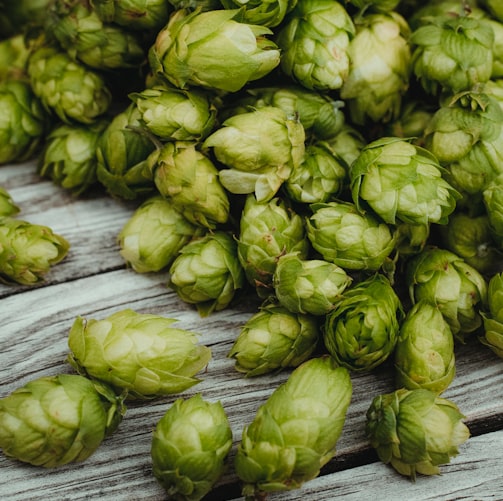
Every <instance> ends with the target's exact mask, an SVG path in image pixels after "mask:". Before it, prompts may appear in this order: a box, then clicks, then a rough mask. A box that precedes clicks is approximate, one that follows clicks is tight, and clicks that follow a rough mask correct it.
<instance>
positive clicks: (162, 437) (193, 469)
mask: <svg viewBox="0 0 503 501" xmlns="http://www.w3.org/2000/svg"><path fill="white" fill-rule="evenodd" d="M231 447H232V430H231V427H230V425H229V421H228V418H227V415H226V413H225V410H224V408H223V406H222V404H221V403H220V402H209V401H206V400H204V399H203V398H202V396H201V394H199V393H197V394H195V395H194V396H192V397H190V398H187V399H185V400H184V399H182V398H180V399H178V400H175V402H174V403H173V405H172V406H171V407H170V408H169V409H168V410H167V411H166V412H165V413H164V415H163V416H162V417H161V419H160V420H159V421H158V422H157V425H156V427H155V430H154V433H153V435H152V443H151V458H152V472H153V474H154V476H155V477H156V479H157V480H158V481H159V483H160V484H161V485H162V486H163V488H164V489H165V490H166V493H167V494H168V497H169V499H177V500H179V501H199V500H200V499H202V498H203V497H204V496H205V495H206V494H207V493H208V492H209V491H210V490H211V489H212V487H213V485H214V484H215V483H216V481H217V480H218V479H219V478H220V477H221V475H222V474H223V472H224V470H225V467H226V464H225V460H226V458H227V455H228V454H229V451H230V449H231Z"/></svg>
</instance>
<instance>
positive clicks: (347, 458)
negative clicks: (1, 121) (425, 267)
mask: <svg viewBox="0 0 503 501" xmlns="http://www.w3.org/2000/svg"><path fill="white" fill-rule="evenodd" d="M0 185H1V186H3V187H5V188H6V189H7V190H8V191H9V193H10V194H11V195H12V197H13V199H14V201H15V202H16V203H17V204H18V205H19V207H20V208H21V212H20V214H19V215H18V216H17V217H19V218H20V219H24V220H27V221H30V222H33V223H37V224H43V225H47V226H49V227H51V228H52V229H53V230H54V231H55V232H56V233H58V234H60V235H62V236H64V237H65V238H66V239H67V240H68V241H69V242H70V244H71V249H70V252H69V254H68V256H67V258H66V259H65V260H64V261H63V262H61V263H59V264H58V265H56V266H55V267H53V269H52V270H51V272H50V273H49V274H48V276H47V279H46V281H45V282H44V283H43V284H41V285H40V286H36V287H23V286H7V285H0V322H1V323H0V397H3V396H6V395H7V394H9V393H10V392H11V391H13V390H14V389H15V388H17V387H19V386H21V385H23V384H25V383H27V382H28V381H29V380H32V379H35V378H37V377H40V376H44V375H54V374H58V373H71V372H73V371H72V369H71V368H70V366H69V365H68V363H67V362H66V360H65V359H66V356H67V353H68V345H67V336H68V332H69V329H70V327H71V325H72V323H73V321H74V319H75V317H76V316H78V315H81V316H84V317H87V318H96V319H101V318H104V317H105V316H108V315H110V314H112V313H114V312H115V311H118V310H120V309H124V308H132V309H134V310H136V311H138V312H141V313H147V312H148V313H156V314H160V315H163V316H167V317H174V318H177V319H179V323H178V324H177V325H178V326H179V327H184V328H189V329H192V330H195V331H198V332H200V333H201V341H202V342H203V343H204V344H206V345H208V346H210V347H211V348H212V352H213V359H212V360H211V362H210V363H209V365H208V367H207V370H206V372H205V373H204V374H202V376H203V381H202V382H201V383H199V384H197V385H196V386H194V387H193V388H191V389H190V390H188V391H186V392H184V393H183V396H190V395H192V394H194V393H199V392H201V393H202V395H203V397H204V398H206V399H208V400H211V401H216V400H220V401H221V402H222V404H223V406H224V408H225V410H226V412H227V415H228V417H229V420H230V424H231V427H232V430H233V435H234V447H233V449H232V451H231V455H230V458H229V460H230V466H229V469H228V471H227V473H226V474H225V475H224V476H223V477H222V479H221V480H220V482H219V483H218V484H217V486H216V487H215V489H214V491H213V492H212V493H211V494H210V495H208V496H207V499H208V500H215V501H224V500H233V499H242V498H241V494H240V486H239V482H238V479H237V477H236V475H235V473H234V471H233V468H232V456H233V455H234V451H235V449H236V444H237V443H238V441H239V440H240V436H241V430H242V428H243V426H244V425H245V424H246V423H249V422H250V421H251V420H252V419H253V417H254V415H255V412H256V410H257V408H258V407H259V405H260V404H261V403H263V402H264V401H265V400H266V398H267V397H268V396H269V394H270V393H271V392H272V391H273V390H274V389H275V388H276V387H277V386H278V385H279V384H280V383H281V382H283V381H285V380H286V378H287V373H286V372H283V373H279V374H274V375H267V376H261V377H257V378H244V377H243V376H242V375H240V374H239V373H238V372H236V370H235V369H234V364H233V360H231V359H229V358H227V356H226V355H227V353H228V351H229V349H230V348H231V345H232V343H233V341H234V339H235V337H236V336H237V334H238V332H239V330H240V327H241V326H242V325H243V323H244V322H245V320H246V319H247V318H249V317H250V316H251V315H252V314H253V313H254V312H255V311H256V307H257V304H256V303H255V302H254V301H253V298H251V299H250V304H244V303H243V302H241V303H240V304H239V305H238V306H237V307H233V308H229V309H227V310H225V311H223V312H220V313H215V314H212V315H211V316H210V317H207V318H204V319H203V318H201V317H200V316H199V315H198V314H197V312H196V311H195V309H194V308H192V307H191V306H189V305H186V304H184V303H182V302H181V300H180V299H179V298H178V297H177V296H176V295H175V294H174V293H173V292H172V291H171V290H170V289H168V288H167V287H166V281H167V275H166V274H165V273H152V274H145V275H141V274H138V273H135V272H134V271H132V270H131V269H127V268H126V267H125V265H124V262H123V260H122V258H121V256H120V254H119V252H118V246H117V241H116V238H117V234H118V232H119V230H120V229H121V228H122V226H123V224H124V223H125V222H126V221H127V219H128V218H129V217H130V215H131V214H132V212H133V210H134V205H132V204H129V203H126V202H122V201H118V200H113V199H112V198H111V197H109V196H106V195H105V194H103V193H102V194H95V195H88V196H86V197H80V198H76V197H74V196H72V195H71V194H69V193H67V192H66V191H64V190H62V189H61V188H58V187H56V186H55V185H54V184H53V183H52V182H50V181H48V180H42V179H40V178H39V176H38V175H37V173H36V168H35V163H34V162H28V163H25V164H20V165H13V166H10V165H6V166H2V167H0ZM456 361H457V375H456V378H455V380H454V381H453V383H452V384H451V386H450V387H449V389H448V390H447V391H446V392H445V393H444V396H445V397H446V398H449V399H451V400H453V401H454V402H455V403H456V404H457V405H458V406H459V408H460V409H461V411H462V412H463V413H464V414H465V416H466V423H467V425H468V426H469V428H470V431H471V435H472V436H471V437H470V439H469V440H468V441H467V442H466V443H465V444H463V445H462V446H461V449H460V454H459V455H458V456H457V457H456V458H454V459H453V460H452V462H451V463H450V464H448V465H445V466H443V467H442V468H441V471H442V475H439V476H434V477H426V476H418V478H417V480H416V482H412V481H410V480H409V479H407V478H405V477H402V476H400V475H399V474H397V473H396V472H395V471H394V470H393V469H392V468H391V467H389V466H387V465H385V464H383V463H381V462H380V461H379V460H378V459H377V456H376V455H375V453H374V451H373V450H372V449H371V448H370V447H369V444H368V442H367V441H366V439H365V435H364V425H365V412H366V410H367V409H368V407H369V405H370V403H371V400H372V398H373V397H374V396H376V395H377V394H380V393H384V392H390V391H393V390H394V385H393V371H392V367H391V366H390V365H389V364H385V366H383V367H380V368H378V370H375V371H374V372H372V373H370V374H352V376H351V377H352V381H353V398H352V402H351V405H350V407H349V411H348V414H347V418H346V422H345V426H344V429H343V433H342V436H341V438H340V440H339V442H338V452H337V455H336V456H335V458H333V460H332V461H330V462H329V463H328V465H326V467H325V468H324V469H323V471H322V473H321V475H320V476H319V477H318V478H316V479H314V480H312V481H310V482H307V483H306V484H305V485H304V486H303V488H301V489H299V490H296V491H290V492H285V493H277V494H271V495H270V497H269V499H270V501H280V500H281V501H286V500H290V501H293V500H303V501H310V500H312V501H320V500H332V499H344V500H362V499H371V498H373V499H386V500H387V501H391V500H403V499H407V500H454V499H456V500H461V499H462V500H489V499H491V500H501V499H503V474H502V467H503V361H502V360H501V359H499V358H498V357H496V355H494V354H493V353H492V352H491V351H490V350H489V349H487V348H486V347H484V346H482V345H481V344H480V343H479V342H478V341H477V340H473V341H470V342H469V343H467V344H466V345H463V346H457V348H456ZM176 398H177V397H171V398H161V399H157V400H155V401H149V402H146V403H145V402H139V403H130V404H128V411H127V414H126V416H125V417H124V420H123V422H122V423H121V425H120V427H119V429H118V430H117V431H116V432H115V433H114V434H113V435H112V436H111V437H109V438H107V439H106V440H105V441H104V442H103V444H102V445H101V446H100V448H99V449H98V450H97V451H96V452H95V453H94V455H92V456H91V457H90V458H89V459H87V460H86V461H85V462H83V463H80V464H71V465H67V466H64V467H61V468H59V469H52V470H46V469H43V468H37V467H32V466H29V465H25V464H23V463H20V462H18V461H15V460H12V459H8V458H6V457H5V456H4V455H3V454H0V479H1V481H0V499H2V500H5V501H16V500H17V501H27V500H42V499H44V500H51V501H63V500H77V499H86V500H90V499H92V500H100V501H106V500H110V501H112V500H113V501H126V500H128V501H130V500H162V499H166V496H165V494H164V492H163V490H162V488H161V487H160V485H159V484H158V483H157V481H156V480H155V478H154V477H153V475H152V471H151V461H150V443H151V436H152V430H153V428H154V426H155V425H156V423H157V421H158V420H159V419H160V418H161V416H162V415H163V414H164V412H165V411H166V410H167V409H168V407H169V406H170V404H171V403H172V402H173V401H174V400H175V399H176Z"/></svg>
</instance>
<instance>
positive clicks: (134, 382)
mask: <svg viewBox="0 0 503 501" xmlns="http://www.w3.org/2000/svg"><path fill="white" fill-rule="evenodd" d="M176 321H177V320H176V319H172V318H165V317H162V316H159V315H154V314H148V313H137V312H135V311H133V310H131V309H125V310H121V311H118V312H117V313H114V314H112V315H110V316H109V317H107V318H105V319H103V320H94V319H90V320H86V319H84V318H82V317H77V318H76V319H75V321H74V323H73V325H72V327H71V329H70V332H69V335H68V346H69V348H70V354H69V356H68V362H69V363H70V364H71V365H72V366H73V367H74V368H75V369H76V370H78V371H79V373H82V374H85V375H87V376H89V377H90V378H93V379H97V380H99V381H103V382H105V383H107V384H110V385H111V386H113V387H114V388H116V389H117V390H118V391H119V392H123V391H126V392H127V397H128V398H140V399H142V398H154V397H158V396H161V395H172V394H176V393H180V392H182V391H184V390H186V389H188V388H190V387H192V386H193V385H195V384H197V383H199V382H200V379H197V378H196V377H195V375H196V374H197V373H198V372H199V371H201V370H202V369H203V368H204V367H205V366H206V365H207V364H208V362H209V360H210V359H211V350H210V348H208V347H207V346H204V345H199V344H197V342H198V335H197V334H196V333H195V332H191V331H188V330H185V329H177V328H175V327H172V324H173V323H175V322H176Z"/></svg>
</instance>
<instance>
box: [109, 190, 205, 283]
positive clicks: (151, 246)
mask: <svg viewBox="0 0 503 501" xmlns="http://www.w3.org/2000/svg"><path fill="white" fill-rule="evenodd" d="M200 234H201V228H200V227H198V226H195V225H193V224H192V223H191V222H190V221H188V220H187V219H186V218H185V217H184V216H183V214H181V213H180V212H178V211H177V210H176V209H175V208H174V207H173V204H172V203H171V202H170V201H169V200H166V199H165V198H164V197H162V196H161V195H156V196H152V197H150V198H148V199H147V200H145V201H144V202H143V203H142V204H141V205H140V206H139V207H138V208H137V209H136V210H135V211H134V213H133V214H132V215H131V217H130V218H129V220H128V221H126V223H125V224H124V226H123V227H122V229H121V231H120V232H119V235H118V241H119V247H120V251H119V252H120V254H121V256H122V257H123V259H124V260H125V261H126V263H127V264H128V266H130V267H131V268H132V269H133V270H134V271H136V272H137V273H149V272H156V271H161V270H164V269H166V268H167V267H168V266H170V265H171V264H172V263H173V261H174V260H175V258H176V256H177V255H178V252H179V251H180V250H181V248H182V247H183V246H184V245H186V244H187V243H188V242H189V241H190V240H191V239H192V238H193V237H195V236H199V235H200Z"/></svg>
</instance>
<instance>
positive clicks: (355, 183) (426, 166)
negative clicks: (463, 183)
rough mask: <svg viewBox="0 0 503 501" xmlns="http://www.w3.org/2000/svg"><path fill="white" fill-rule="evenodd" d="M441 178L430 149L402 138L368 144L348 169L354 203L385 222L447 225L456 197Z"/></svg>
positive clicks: (442, 170) (456, 193)
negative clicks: (366, 208)
mask: <svg viewBox="0 0 503 501" xmlns="http://www.w3.org/2000/svg"><path fill="white" fill-rule="evenodd" d="M443 175H444V169H443V168H442V167H441V166H440V164H439V162H438V160H437V159H436V158H435V156H433V155H432V154H431V153H430V152H429V151H427V150H425V149H424V148H421V147H419V146H416V145H413V144H411V143H410V142H409V141H407V140H406V139H401V138H394V137H383V138H381V139H378V140H376V141H373V142H372V143H370V144H367V145H366V146H365V147H364V148H363V150H362V152H361V153H360V156H359V157H358V158H357V159H356V160H355V162H354V163H353V164H352V166H351V169H350V179H351V191H352V197H353V201H354V203H355V204H356V205H357V207H358V208H359V209H363V208H364V207H367V206H368V207H370V208H371V209H372V210H373V211H374V212H375V213H376V214H378V215H379V216H380V217H381V218H382V219H383V220H384V221H385V222H386V223H388V224H395V223H397V222H400V221H401V222H404V223H410V224H423V225H424V224H429V223H438V224H446V223H447V220H448V216H449V215H450V214H451V213H452V212H453V211H454V209H455V207H456V201H457V200H458V199H459V194H458V192H457V191H456V190H455V189H454V188H453V187H452V186H451V185H450V184H449V183H448V182H447V181H446V180H445V179H444V178H443Z"/></svg>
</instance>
